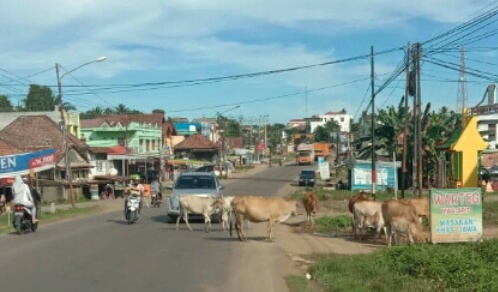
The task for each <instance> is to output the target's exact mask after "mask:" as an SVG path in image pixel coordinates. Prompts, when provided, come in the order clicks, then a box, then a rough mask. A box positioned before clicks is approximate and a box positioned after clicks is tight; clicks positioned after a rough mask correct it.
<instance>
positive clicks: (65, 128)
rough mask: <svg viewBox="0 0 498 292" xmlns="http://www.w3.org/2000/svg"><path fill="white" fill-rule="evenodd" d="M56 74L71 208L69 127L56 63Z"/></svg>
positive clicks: (72, 204)
mask: <svg viewBox="0 0 498 292" xmlns="http://www.w3.org/2000/svg"><path fill="white" fill-rule="evenodd" d="M55 74H56V75H57V89H58V92H59V93H58V98H59V111H60V113H61V121H62V129H61V130H62V149H63V151H64V165H65V166H66V182H68V183H69V197H70V200H71V207H72V208H74V207H75V203H74V194H73V179H72V176H71V165H70V164H69V147H68V145H67V125H66V118H65V116H64V109H63V108H62V85H61V77H60V75H59V64H58V63H55Z"/></svg>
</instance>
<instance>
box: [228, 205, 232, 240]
mask: <svg viewBox="0 0 498 292" xmlns="http://www.w3.org/2000/svg"><path fill="white" fill-rule="evenodd" d="M232 213H233V210H232V208H230V209H228V225H230V228H229V229H230V237H232V229H233V219H232Z"/></svg>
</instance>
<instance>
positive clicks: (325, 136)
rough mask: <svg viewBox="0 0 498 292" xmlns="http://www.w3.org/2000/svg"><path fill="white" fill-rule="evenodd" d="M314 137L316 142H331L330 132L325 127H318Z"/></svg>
mask: <svg viewBox="0 0 498 292" xmlns="http://www.w3.org/2000/svg"><path fill="white" fill-rule="evenodd" d="M313 136H314V137H315V142H329V141H330V132H329V131H328V130H327V129H326V128H325V127H323V126H318V127H316V128H315V131H314V132H313Z"/></svg>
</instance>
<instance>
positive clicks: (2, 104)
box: [0, 94, 14, 112]
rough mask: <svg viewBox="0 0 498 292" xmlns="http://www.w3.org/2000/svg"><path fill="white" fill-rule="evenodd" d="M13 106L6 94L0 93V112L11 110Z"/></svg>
mask: <svg viewBox="0 0 498 292" xmlns="http://www.w3.org/2000/svg"><path fill="white" fill-rule="evenodd" d="M12 111H14V107H13V106H12V104H11V103H10V100H9V97H8V96H7V95H3V94H0V112H12Z"/></svg>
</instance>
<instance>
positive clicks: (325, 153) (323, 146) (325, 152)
mask: <svg viewBox="0 0 498 292" xmlns="http://www.w3.org/2000/svg"><path fill="white" fill-rule="evenodd" d="M313 147H314V149H315V160H316V161H318V158H319V157H323V158H324V159H325V160H327V158H328V157H329V155H330V147H329V143H326V142H317V143H315V144H313Z"/></svg>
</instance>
